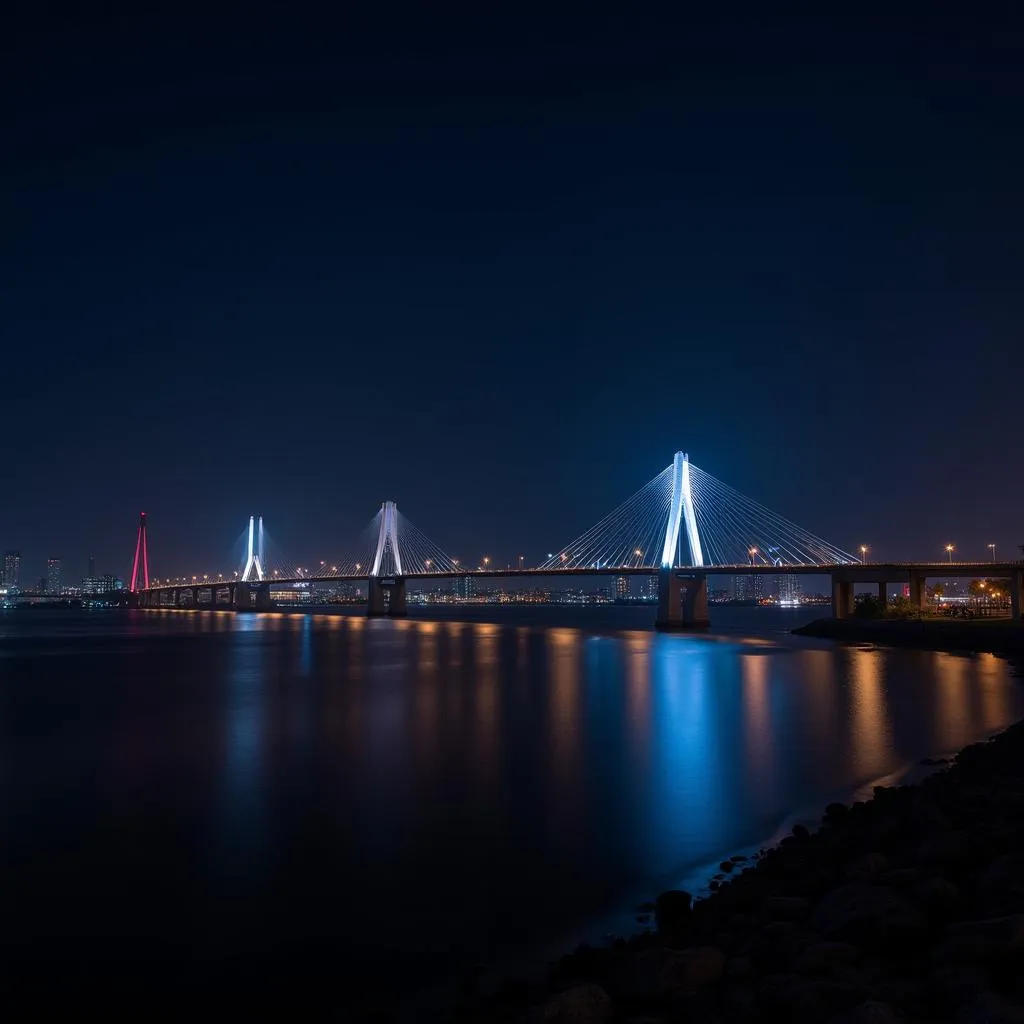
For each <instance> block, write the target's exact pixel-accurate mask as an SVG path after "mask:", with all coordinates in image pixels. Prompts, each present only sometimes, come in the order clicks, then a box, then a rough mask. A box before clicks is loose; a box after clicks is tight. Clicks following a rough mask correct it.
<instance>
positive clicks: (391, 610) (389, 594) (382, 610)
mask: <svg viewBox="0 0 1024 1024" xmlns="http://www.w3.org/2000/svg"><path fill="white" fill-rule="evenodd" d="M368 584H369V592H368V594H367V604H366V614H367V615H368V616H370V617H371V618H380V617H381V616H383V615H387V616H389V617H391V618H393V619H400V618H405V616H406V615H407V614H408V606H407V604H406V600H405V577H403V576H383V577H382V576H371V577H370V578H369V580H368Z"/></svg>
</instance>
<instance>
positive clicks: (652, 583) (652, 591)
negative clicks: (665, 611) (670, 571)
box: [646, 576, 660, 601]
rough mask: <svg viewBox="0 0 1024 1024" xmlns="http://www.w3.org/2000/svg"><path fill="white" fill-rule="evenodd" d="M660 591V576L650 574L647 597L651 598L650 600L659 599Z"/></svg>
mask: <svg viewBox="0 0 1024 1024" xmlns="http://www.w3.org/2000/svg"><path fill="white" fill-rule="evenodd" d="M659 593H660V585H659V583H658V577H657V576H648V577H647V593H646V596H647V599H648V600H650V601H657V600H658V595H659Z"/></svg>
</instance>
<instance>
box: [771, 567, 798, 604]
mask: <svg viewBox="0 0 1024 1024" xmlns="http://www.w3.org/2000/svg"><path fill="white" fill-rule="evenodd" d="M775 596H776V598H777V599H778V601H779V603H780V604H782V603H783V602H791V601H799V600H800V577H799V576H797V575H795V574H793V573H789V574H787V575H786V576H776V577H775Z"/></svg>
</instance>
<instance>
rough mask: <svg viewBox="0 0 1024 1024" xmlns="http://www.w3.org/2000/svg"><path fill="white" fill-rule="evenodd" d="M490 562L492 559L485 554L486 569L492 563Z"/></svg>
mask: <svg viewBox="0 0 1024 1024" xmlns="http://www.w3.org/2000/svg"><path fill="white" fill-rule="evenodd" d="M490 562H491V560H490V559H489V558H488V557H487V556H486V555H484V569H486V568H487V566H488V565H490Z"/></svg>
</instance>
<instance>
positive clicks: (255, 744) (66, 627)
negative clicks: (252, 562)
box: [0, 608, 1024, 1006]
mask: <svg viewBox="0 0 1024 1024" xmlns="http://www.w3.org/2000/svg"><path fill="white" fill-rule="evenodd" d="M472 613H473V614H472V617H473V618H475V619H477V620H478V621H466V619H467V617H470V612H469V611H467V610H461V615H459V614H457V613H456V612H455V611H452V612H449V613H448V614H449V616H450V618H448V619H447V620H445V621H439V620H438V618H437V615H436V613H433V612H430V613H427V612H425V611H420V612H417V613H414V615H413V617H412V618H410V619H408V620H405V621H381V620H373V621H369V620H366V619H365V618H363V617H361V616H341V615H315V614H312V615H292V614H267V615H246V616H241V615H233V614H230V613H224V612H220V613H217V612H110V613H99V614H97V613H86V612H82V613H67V614H65V613H43V612H37V613H10V614H6V615H3V616H0V878H2V879H3V892H4V896H3V906H2V910H0V938H2V943H3V949H0V961H2V964H3V970H4V971H6V972H7V974H8V978H9V979H10V978H15V979H21V980H25V979H30V978H38V977H52V976H53V975H52V972H53V970H54V965H55V964H59V965H61V967H60V970H61V972H62V973H61V977H62V978H66V979H68V983H69V984H71V983H72V982H73V981H74V980H75V979H78V980H80V981H81V980H83V979H88V980H91V981H93V982H96V981H97V980H98V979H100V980H102V979H111V978H115V979H116V978H120V979H122V980H125V979H132V980H134V981H136V982H139V983H141V982H142V981H146V982H147V983H148V984H151V985H152V986H155V987H157V988H158V990H159V991H163V992H171V991H175V992H176V991H188V990H192V989H194V988H195V987H197V986H198V987H202V986H209V985H228V984H231V983H233V982H234V981H238V982H239V983H243V984H245V985H246V986H247V989H248V990H250V991H256V990H258V991H263V990H264V989H266V988H277V989H280V988H282V987H287V986H295V985H296V984H298V985H300V986H301V987H303V988H308V987H315V986H316V985H317V984H319V983H321V982H324V981H325V980H326V981H327V983H328V984H329V985H330V986H331V987H332V989H333V990H334V991H335V1000H336V1003H335V1005H336V1006H343V1005H345V1004H346V1002H349V1001H357V1000H360V999H363V998H366V999H369V1000H371V1001H373V1000H375V999H380V1000H384V1001H387V1000H390V999H392V998H393V997H396V996H398V995H402V994H406V993H409V992H412V991H415V990H417V989H418V988H419V987H420V986H423V985H427V984H430V983H432V982H435V981H438V980H441V979H444V978H447V977H451V976H453V975H455V974H457V973H458V972H460V971H462V970H463V969H465V968H467V967H468V966H469V965H471V964H473V963H477V962H490V961H492V960H494V959H496V958H501V957H505V956H514V955H516V954H517V953H519V952H521V951H523V950H537V949H545V950H554V949H557V948H559V946H561V945H571V944H572V942H573V941H574V940H576V939H578V938H579V937H581V936H584V935H589V934H591V933H592V932H594V931H595V930H600V929H602V928H604V927H605V926H606V924H607V922H609V921H612V922H616V923H622V922H624V923H625V925H628V924H629V923H630V922H631V921H632V911H631V908H632V907H633V905H634V904H635V902H636V901H637V900H639V899H642V898H647V897H649V896H651V895H653V894H654V893H655V892H657V891H658V890H659V889H660V888H663V887H665V886H667V885H671V884H675V883H678V882H679V881H680V880H687V879H691V880H692V879H693V878H694V877H695V873H696V875H700V874H701V873H702V872H703V871H704V870H705V869H704V868H703V865H706V864H707V863H708V862H713V861H717V860H718V859H720V858H721V857H722V856H723V855H725V854H728V853H730V852H732V851H734V850H736V849H738V848H741V847H744V846H746V845H749V844H751V843H757V842H759V841H763V840H764V839H766V838H767V837H768V836H770V835H771V833H772V832H773V831H774V830H775V829H776V828H777V827H778V826H779V825H780V823H781V822H783V821H785V820H786V819H789V818H792V817H793V816H796V817H799V816H801V815H807V816H810V817H814V816H816V815H817V814H818V812H819V811H820V809H821V807H822V806H823V805H824V804H825V803H826V802H827V801H828V800H830V799H833V798H835V797H839V796H844V795H848V794H850V793H851V792H852V791H854V790H855V789H856V788H857V787H858V786H861V785H863V784H865V783H869V782H871V781H872V780H876V779H878V778H880V777H883V776H887V775H890V774H891V773H895V772H899V771H900V770H901V769H903V768H904V767H905V766H906V765H908V764H913V763H915V762H917V761H918V760H919V759H921V758H922V757H924V756H926V755H931V754H936V753H943V752H949V751H952V750H954V749H956V748H957V747H959V746H962V745H963V744H965V743H968V742H970V741H972V740H975V739H979V738H981V737H984V736H987V735H989V734H991V733H993V732H994V731H997V730H999V729H1000V728H1002V727H1004V726H1006V725H1007V724H1009V723H1010V722H1012V721H1014V720H1016V719H1017V718H1019V717H1021V716H1022V713H1024V691H1022V685H1024V684H1022V681H1020V680H1014V679H1012V678H1011V677H1010V675H1009V673H1008V671H1007V668H1006V666H1005V664H1004V663H1003V662H1001V661H999V660H997V659H995V658H993V657H990V656H973V657H961V656H955V655H950V654H941V653H933V652H919V651H908V650H883V649H860V648H853V647H841V646H831V645H828V644H824V643H815V642H811V641H802V640H798V639H795V638H793V637H790V636H789V635H788V632H787V631H788V629H789V628H791V627H792V626H794V625H796V624H798V623H799V622H800V621H801V620H802V619H805V618H807V614H806V613H803V615H801V614H800V613H799V612H792V613H787V612H778V611H775V612H773V611H769V610H762V609H731V610H730V609H720V608H715V609H713V613H714V614H713V618H714V623H715V629H714V631H713V632H712V634H711V635H709V636H706V637H686V636H662V635H658V634H655V633H653V632H651V631H650V628H649V625H650V620H651V617H652V612H651V610H650V609H645V608H637V609H630V608H605V609H594V610H576V611H574V610H571V609H557V608H556V609H535V610H519V611H509V612H505V611H501V610H497V609H486V610H483V609H473V610H472ZM456 618H461V620H462V621H456ZM486 619H489V620H490V621H484V620H486ZM339 979H343V981H339Z"/></svg>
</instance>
